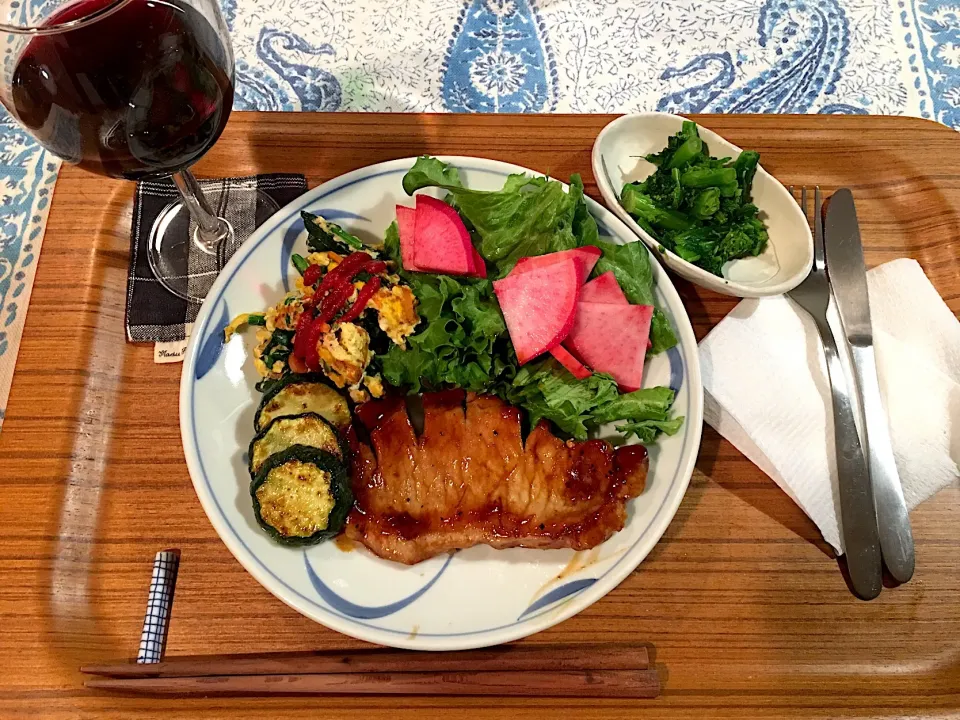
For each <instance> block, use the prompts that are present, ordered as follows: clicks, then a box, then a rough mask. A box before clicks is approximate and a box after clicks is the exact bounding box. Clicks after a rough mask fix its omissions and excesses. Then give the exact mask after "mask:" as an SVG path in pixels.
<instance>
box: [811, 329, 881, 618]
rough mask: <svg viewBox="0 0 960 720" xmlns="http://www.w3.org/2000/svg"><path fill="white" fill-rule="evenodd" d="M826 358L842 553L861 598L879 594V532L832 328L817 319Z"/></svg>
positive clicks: (861, 449)
mask: <svg viewBox="0 0 960 720" xmlns="http://www.w3.org/2000/svg"><path fill="white" fill-rule="evenodd" d="M817 330H818V331H819V333H820V339H821V340H822V342H823V354H824V355H825V356H826V360H827V380H828V381H829V383H830V392H831V394H832V396H833V432H834V439H835V441H836V448H837V475H838V480H839V489H840V524H841V531H842V535H843V547H844V553H845V554H846V556H847V568H848V570H849V571H850V584H851V585H852V586H853V591H854V593H855V594H856V595H857V596H858V597H860V598H861V599H863V600H872V599H873V598H875V597H877V595H879V594H880V590H881V589H882V583H883V564H882V561H881V557H880V533H879V529H878V528H877V512H876V508H875V507H874V501H873V489H872V488H871V486H870V473H869V471H868V468H867V460H866V457H865V456H864V453H863V448H862V446H861V445H860V436H859V435H858V434H857V425H856V420H855V419H854V411H853V394H852V393H851V389H850V387H849V386H848V384H847V376H846V374H845V373H844V371H843V365H842V364H841V362H840V356H839V354H838V352H837V343H836V340H835V339H834V337H833V332H832V331H831V330H830V326H829V325H827V323H826V318H824V319H823V321H820V320H817Z"/></svg>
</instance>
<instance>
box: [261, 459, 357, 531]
mask: <svg viewBox="0 0 960 720" xmlns="http://www.w3.org/2000/svg"><path fill="white" fill-rule="evenodd" d="M250 495H251V496H252V497H253V513H254V515H256V517H257V522H259V523H260V526H261V527H262V528H263V529H264V530H266V531H267V532H268V533H269V534H270V535H271V536H272V537H273V538H274V539H275V540H277V541H278V542H280V543H282V544H284V545H314V544H316V543H318V542H320V541H322V540H326V539H328V538H332V537H333V536H335V535H336V534H337V533H339V532H340V531H341V530H342V529H343V525H344V523H345V522H346V520H347V515H348V513H349V512H350V508H351V507H353V493H352V492H351V491H350V478H349V474H348V473H347V467H346V465H344V464H343V462H341V461H340V460H339V459H338V458H337V457H336V456H335V455H331V454H330V453H328V452H326V451H325V450H317V449H316V448H311V447H307V446H306V445H294V446H292V447H289V448H287V449H286V450H283V451H281V452H278V453H274V454H273V455H271V456H270V457H269V458H267V460H266V462H264V463H263V465H262V466H261V467H260V472H258V473H257V474H256V476H255V477H254V478H253V481H252V482H251V483H250Z"/></svg>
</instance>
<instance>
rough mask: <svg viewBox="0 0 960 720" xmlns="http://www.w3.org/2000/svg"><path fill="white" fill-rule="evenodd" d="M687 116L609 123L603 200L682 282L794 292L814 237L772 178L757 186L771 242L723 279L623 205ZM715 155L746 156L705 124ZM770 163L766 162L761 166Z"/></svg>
mask: <svg viewBox="0 0 960 720" xmlns="http://www.w3.org/2000/svg"><path fill="white" fill-rule="evenodd" d="M686 119H687V118H683V117H680V116H679V115H671V114H669V113H658V112H651V113H639V114H636V115H624V116H623V117H621V118H617V119H616V120H614V121H613V122H611V123H610V124H609V125H607V126H606V127H605V128H604V129H603V130H601V131H600V134H599V135H598V136H597V139H596V141H595V142H594V144H593V157H592V163H593V174H594V176H595V177H596V179H597V185H598V186H599V187H600V194H601V195H602V196H603V200H604V202H605V203H606V204H607V207H609V208H610V209H611V210H612V211H613V212H614V213H616V215H617V217H619V218H620V219H621V220H623V221H624V222H625V223H626V224H627V226H628V227H629V228H630V229H631V230H633V232H634V233H635V234H636V235H638V236H639V237H640V239H641V240H643V242H644V243H646V245H647V247H648V248H650V249H651V250H652V251H653V252H654V253H656V254H657V255H659V256H660V257H661V258H662V260H663V262H664V264H665V265H666V266H667V267H668V268H670V269H671V270H673V271H674V272H675V273H677V275H679V276H680V277H682V278H684V279H686V280H689V281H690V282H692V283H696V284H697V285H700V286H702V287H705V288H708V289H710V290H714V291H715V292H718V293H723V294H724V295H733V296H735V297H768V296H772V295H781V294H783V293H785V292H789V291H790V290H793V289H794V288H795V287H796V286H797V285H799V284H800V283H801V282H802V281H803V279H804V278H805V277H806V276H807V275H808V274H809V273H810V268H811V267H812V266H813V236H812V235H811V233H810V226H809V224H808V223H807V219H806V217H805V216H804V214H803V211H802V210H801V209H800V206H799V205H798V204H797V202H796V201H795V200H794V198H793V196H792V195H790V192H789V191H788V190H787V189H786V188H785V187H784V186H783V185H782V184H781V183H780V181H779V180H777V179H776V178H775V177H773V175H771V174H770V173H768V172H767V171H766V170H764V169H763V167H762V165H761V167H759V168H758V169H757V174H756V177H755V178H754V181H753V189H752V195H753V202H754V204H755V205H756V206H757V207H758V208H759V210H760V219H761V220H763V221H764V222H765V223H766V224H767V229H768V231H769V235H770V240H769V242H768V243H767V249H766V250H765V251H764V252H763V253H762V254H760V255H759V256H758V257H753V258H743V259H741V260H733V261H731V262H728V263H727V264H726V265H724V267H723V275H724V276H723V277H717V276H716V275H714V274H713V273H710V272H707V271H706V270H704V269H703V268H699V267H697V266H696V265H694V264H693V263H690V262H687V261H686V260H684V259H683V258H681V257H680V256H678V255H676V254H674V253H673V252H671V251H670V250H667V249H666V248H663V249H661V247H662V246H661V244H660V242H659V241H658V240H657V239H656V238H654V237H652V236H651V235H650V234H649V233H647V232H646V231H645V230H644V229H643V228H642V227H640V226H639V225H638V224H637V222H636V221H635V220H634V219H633V218H632V217H630V213H628V212H627V211H626V210H624V209H623V206H621V205H620V191H621V190H622V189H623V186H624V185H625V184H626V183H628V182H634V181H636V180H643V179H644V178H646V177H647V176H648V175H650V174H651V173H652V172H653V171H654V170H655V166H654V165H653V164H652V163H649V162H647V161H646V160H645V159H644V158H645V157H646V156H647V155H649V154H651V153H658V152H660V151H661V150H663V148H665V147H666V145H667V138H669V137H670V136H671V135H675V134H676V133H678V132H679V131H680V128H681V127H682V126H683V122H684V120H686ZM698 128H699V131H700V137H701V138H703V140H704V142H706V144H707V146H708V147H709V149H710V154H711V155H712V156H713V157H718V158H722V157H731V158H734V159H736V158H737V157H738V156H739V155H740V153H741V152H742V150H741V149H740V148H738V147H737V146H736V145H733V144H731V143H729V142H727V141H726V140H724V139H723V138H722V137H720V136H719V135H717V134H716V133H715V132H713V131H712V130H709V129H707V128H705V127H702V126H699V125H698ZM762 159H763V158H762V157H761V160H762Z"/></svg>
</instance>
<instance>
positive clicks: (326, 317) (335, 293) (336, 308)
mask: <svg viewBox="0 0 960 720" xmlns="http://www.w3.org/2000/svg"><path fill="white" fill-rule="evenodd" d="M351 295H353V285H352V284H351V283H343V284H342V285H337V286H336V287H335V288H333V289H332V290H331V291H330V292H329V293H327V295H326V296H325V297H324V298H323V300H321V301H320V310H319V312H318V313H317V320H323V322H326V323H328V322H330V321H331V320H333V318H334V316H335V315H336V314H337V313H338V312H340V309H341V308H342V307H343V306H344V305H346V304H347V300H349V299H350V296H351Z"/></svg>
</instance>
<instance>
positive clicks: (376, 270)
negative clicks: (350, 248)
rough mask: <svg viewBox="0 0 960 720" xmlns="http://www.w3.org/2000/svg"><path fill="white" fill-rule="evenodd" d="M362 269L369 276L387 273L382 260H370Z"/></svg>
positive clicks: (385, 265)
mask: <svg viewBox="0 0 960 720" xmlns="http://www.w3.org/2000/svg"><path fill="white" fill-rule="evenodd" d="M363 269H364V270H366V271H367V272H368V273H370V274H371V275H379V274H380V273H385V272H386V271H387V264H386V263H385V262H384V261H383V260H371V261H370V262H368V263H367V264H366V265H364V266H363Z"/></svg>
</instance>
